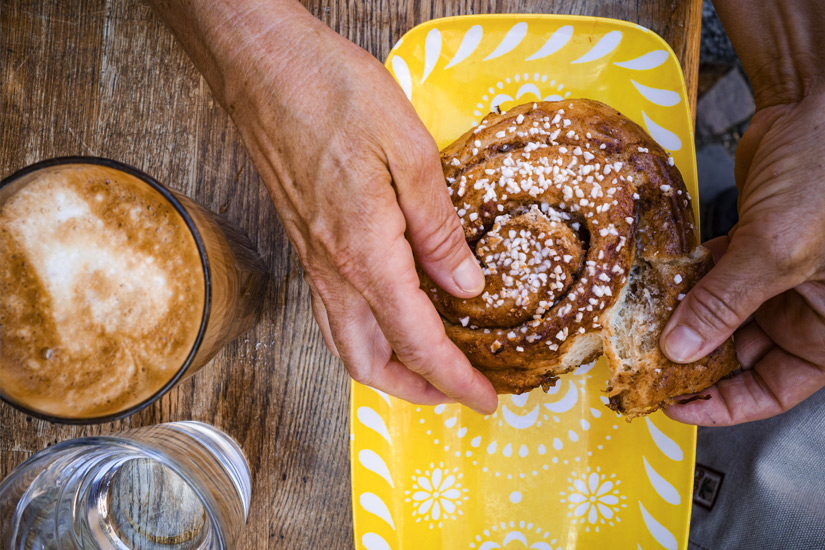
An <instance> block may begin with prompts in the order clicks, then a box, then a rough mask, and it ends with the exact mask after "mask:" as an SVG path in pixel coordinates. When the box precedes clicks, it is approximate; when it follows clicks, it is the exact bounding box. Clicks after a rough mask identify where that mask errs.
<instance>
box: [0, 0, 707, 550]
mask: <svg viewBox="0 0 825 550" xmlns="http://www.w3.org/2000/svg"><path fill="white" fill-rule="evenodd" d="M304 4H305V5H306V6H307V8H308V9H309V10H310V11H312V13H314V14H315V15H316V16H318V17H319V18H320V19H322V20H323V21H324V22H326V23H327V24H329V25H330V26H331V27H332V28H333V29H335V30H336V31H338V32H339V33H341V34H343V35H344V36H346V37H348V38H349V39H351V40H353V41H354V42H356V43H357V44H359V45H360V46H362V47H364V48H366V49H367V50H368V51H370V52H371V53H372V54H374V55H375V56H376V57H378V58H379V59H384V58H385V57H386V55H387V54H388V53H389V51H390V48H391V47H392V45H393V44H394V43H395V41H396V40H398V38H399V37H400V36H401V35H402V34H403V33H405V32H406V31H407V30H409V29H410V28H412V27H413V26H415V25H417V24H419V23H421V22H423V21H427V20H429V19H433V18H436V17H443V16H449V15H460V14H472V13H487V12H536V13H545V12H556V13H574V14H587V15H599V16H605V17H615V18H620V19H627V20H630V21H635V22H638V23H639V24H641V25H644V26H646V27H648V28H650V29H652V30H654V31H656V32H657V33H659V34H660V35H662V36H663V37H664V38H665V39H666V40H667V41H668V42H669V43H670V44H671V46H672V47H673V49H674V51H675V52H676V55H677V56H678V57H679V59H680V60H681V62H682V66H683V68H684V71H685V75H686V78H687V83H688V90H689V91H690V93H691V103H692V105H695V93H696V78H697V68H698V54H699V31H700V24H701V19H700V16H701V2H700V0H636V1H632V2H631V1H626V0H609V1H607V0H589V1H587V0H558V1H543V2H542V1H530V0H520V1H519V0H511V1H508V0H499V1H496V0H487V1H485V0H456V1H454V2H450V1H447V0H432V1H430V2H419V1H411V0H399V1H386V0H383V1H380V2H378V1H376V2H366V1H357V0H345V1H341V2H326V1H322V0H308V1H305V2H304ZM71 154H83V155H96V156H104V157H110V158H114V159H118V160H121V161H124V162H126V163H128V164H131V165H133V166H136V167H138V168H141V169H143V170H144V171H146V172H148V173H149V174H152V175H154V176H155V177H157V178H158V179H160V180H161V181H164V182H166V183H168V184H169V185H170V186H171V187H173V188H175V189H178V190H180V191H182V192H184V193H186V194H188V195H189V196H191V197H194V198H195V199H196V200H197V201H199V202H200V203H201V204H203V205H205V206H207V207H208V208H211V209H212V210H213V211H216V212H220V213H221V214H223V215H224V216H225V217H227V218H228V219H230V220H232V221H233V222H235V223H236V224H238V225H239V226H241V227H242V228H244V229H245V230H246V232H247V234H249V235H250V237H251V238H252V240H253V241H254V242H255V244H256V245H257V247H258V250H259V251H261V253H262V254H263V255H264V257H265V259H266V261H267V263H268V265H269V268H270V270H271V272H272V274H273V278H272V281H271V283H270V285H269V287H268V289H267V295H266V298H265V300H266V302H265V312H264V314H263V317H262V319H261V322H260V323H259V324H258V326H257V328H255V329H254V330H253V331H251V332H250V333H248V334H247V335H245V336H244V337H241V338H240V339H239V340H237V341H235V342H233V343H232V344H230V345H229V346H227V347H226V348H225V349H224V350H223V351H222V352H221V353H220V354H219V355H218V356H217V357H216V358H215V359H214V361H213V362H212V363H211V364H210V365H207V366H206V367H204V368H203V369H202V370H201V371H200V372H199V373H198V374H197V375H196V376H194V377H193V378H192V379H190V380H188V381H186V382H184V383H183V384H181V385H180V386H179V387H178V388H177V389H176V390H174V391H172V392H171V393H169V394H167V395H166V396H165V397H164V398H163V399H161V400H160V401H159V402H157V403H155V404H154V405H153V406H151V407H149V408H147V409H145V410H144V411H142V412H140V413H138V414H135V415H134V416H132V417H131V418H129V419H126V420H123V421H120V422H115V423H111V424H105V425H100V426H90V427H86V428H83V427H71V426H69V427H66V426H59V425H54V424H49V423H47V422H43V421H39V420H35V419H32V418H29V417H26V416H25V415H24V414H21V413H19V412H18V411H16V410H14V409H12V408H11V407H9V406H7V405H5V404H0V477H3V476H5V475H6V474H7V473H8V472H9V471H10V470H11V469H12V468H13V467H14V466H16V465H17V464H19V463H20V462H22V461H23V460H24V459H26V458H27V457H29V456H30V455H31V454H32V453H33V452H35V451H38V450H40V449H42V448H43V447H45V446H47V445H49V444H52V443H55V442H57V441H61V440H64V439H69V438H73V437H79V436H84V435H89V434H98V433H109V432H113V431H119V430H123V429H126V428H129V427H135V426H141V425H145V424H153V423H157V422H166V421H171V420H184V419H195V420H201V421H204V422H209V423H211V424H214V425H216V426H217V427H219V428H221V429H222V430H224V431H226V432H227V433H229V434H230V435H231V436H233V437H234V438H235V439H237V440H238V442H239V443H240V444H241V446H242V447H243V448H244V450H245V451H246V453H247V456H248V457H249V461H250V466H251V469H252V475H253V499H252V509H251V512H250V516H249V523H248V526H247V529H246V531H245V538H244V540H243V541H242V543H241V545H240V546H239V548H243V549H263V548H288V549H295V550H298V549H309V548H330V549H339V548H352V547H353V537H352V512H351V506H350V483H349V461H348V443H349V425H348V420H349V414H348V395H349V382H348V378H347V376H346V375H345V373H344V371H343V368H342V367H341V365H340V363H339V362H338V360H336V359H335V358H334V357H333V356H332V355H331V354H329V353H328V352H327V351H326V349H325V348H324V345H323V341H322V339H321V336H320V333H319V331H318V329H317V328H316V326H315V324H314V322H313V320H312V315H311V312H310V306H309V292H308V289H307V287H306V286H305V284H304V283H303V281H302V279H301V265H300V263H299V261H298V258H297V256H296V255H295V253H294V251H293V250H292V248H291V247H290V245H289V242H288V241H287V239H286V236H285V235H284V231H283V228H282V226H281V223H280V221H279V220H278V218H277V217H276V215H275V211H274V209H273V207H272V205H271V203H270V201H269V197H268V195H267V193H266V191H265V190H264V187H263V185H262V184H261V182H260V179H259V177H258V175H257V173H256V171H255V168H254V166H253V165H252V163H251V161H250V160H249V156H248V155H247V154H246V151H245V150H244V147H243V145H242V143H241V140H240V139H239V137H238V133H237V132H236V130H235V128H234V126H233V125H232V123H231V121H230V119H229V117H228V116H227V115H226V114H225V113H224V112H223V111H222V110H221V108H220V107H219V106H218V105H217V104H216V102H215V101H214V99H213V97H212V94H211V93H210V91H209V89H208V87H207V85H206V84H205V82H204V80H203V79H202V78H201V76H200V75H199V74H198V72H197V71H196V70H195V68H194V67H193V66H192V64H191V63H190V62H189V59H188V58H187V57H186V55H185V54H184V53H183V50H182V49H181V48H180V47H179V46H178V44H177V43H176V42H175V40H174V38H173V37H172V34H171V33H170V32H169V31H168V30H167V29H166V28H165V27H164V25H163V23H162V22H161V21H160V20H159V19H158V18H157V17H156V16H155V15H154V13H153V12H152V11H151V10H150V9H149V8H148V7H147V6H145V5H143V4H141V3H140V2H137V1H135V0H105V1H104V0H99V1H93V0H60V1H58V0H52V1H49V0H29V1H26V0H10V1H9V0H4V1H3V2H2V3H0V177H5V176H6V175H8V174H10V173H11V172H12V171H14V170H16V169H19V168H22V167H23V166H25V165H27V164H30V163H32V162H35V161H38V160H41V159H45V158H49V157H54V156H60V155H71Z"/></svg>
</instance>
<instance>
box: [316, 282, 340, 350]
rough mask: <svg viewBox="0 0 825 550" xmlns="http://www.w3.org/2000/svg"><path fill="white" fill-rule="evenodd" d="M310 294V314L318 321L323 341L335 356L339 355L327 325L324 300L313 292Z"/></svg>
mask: <svg viewBox="0 0 825 550" xmlns="http://www.w3.org/2000/svg"><path fill="white" fill-rule="evenodd" d="M311 296H312V297H311V301H312V315H313V317H315V322H316V323H318V328H320V329H321V335H322V336H323V337H324V343H325V344H326V346H327V348H328V349H329V351H331V352H332V354H333V355H334V356H335V357H341V354H340V353H338V347H337V346H336V345H335V339H334V338H333V337H332V330H331V329H330V327H329V318H328V317H327V309H326V307H325V306H324V301H323V300H322V299H321V297H320V296H318V294H316V293H315V292H312V293H311Z"/></svg>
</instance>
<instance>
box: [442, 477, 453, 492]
mask: <svg viewBox="0 0 825 550" xmlns="http://www.w3.org/2000/svg"><path fill="white" fill-rule="evenodd" d="M453 483H455V476H447V477H445V478H444V481H443V482H442V483H441V486H439V487H438V490H439V491H446V490H447V489H449V488H450V487H452V486H453Z"/></svg>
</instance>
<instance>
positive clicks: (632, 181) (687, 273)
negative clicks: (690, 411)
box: [419, 99, 738, 417]
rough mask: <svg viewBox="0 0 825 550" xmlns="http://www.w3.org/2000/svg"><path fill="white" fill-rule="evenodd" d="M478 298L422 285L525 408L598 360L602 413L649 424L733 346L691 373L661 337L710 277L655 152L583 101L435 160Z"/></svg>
mask: <svg viewBox="0 0 825 550" xmlns="http://www.w3.org/2000/svg"><path fill="white" fill-rule="evenodd" d="M441 160H442V165H443V169H444V175H445V177H446V178H447V182H448V185H449V190H450V194H451V197H452V200H453V204H454V206H455V207H456V210H457V212H458V214H459V218H460V219H461V222H462V225H463V227H464V232H465V237H466V239H467V241H468V242H469V243H470V245H471V247H472V248H473V249H474V251H475V252H476V256H477V258H478V259H479V262H480V263H481V265H482V268H483V269H484V272H485V276H486V278H487V286H486V287H485V291H484V293H483V294H482V295H481V296H480V297H478V298H475V299H472V300H461V299H457V298H454V297H452V296H450V295H449V294H447V293H446V292H444V291H443V290H441V289H440V288H438V287H437V286H436V285H435V284H434V283H433V281H432V280H431V279H430V278H429V277H428V276H427V275H426V274H425V273H424V272H423V271H421V270H419V275H420V277H421V286H422V289H424V290H425V292H427V294H428V295H429V296H430V298H431V299H432V301H433V303H434V304H435V305H436V308H437V309H438V310H439V312H440V313H441V315H442V317H443V318H444V322H445V327H446V332H447V335H448V336H449V337H450V339H451V340H453V341H454V342H455V343H456V345H458V347H459V348H460V349H461V350H462V351H463V352H464V353H465V354H466V355H467V357H468V358H469V359H470V362H471V363H472V364H473V365H474V366H475V367H477V368H478V369H479V370H481V372H483V373H484V374H485V375H486V376H487V377H488V378H489V379H490V381H491V382H492V383H493V385H494V387H495V388H496V390H497V391H498V392H499V393H523V392H525V391H528V390H530V389H532V388H535V387H537V386H539V385H545V386H546V385H547V384H549V383H551V382H552V381H554V380H555V378H556V377H557V376H558V375H560V374H563V373H566V372H568V371H571V370H573V369H575V368H576V367H578V366H579V365H580V364H582V363H586V362H588V361H592V360H594V359H596V358H597V357H598V356H600V355H602V354H604V355H606V356H607V359H608V361H609V364H610V368H611V371H612V372H613V376H612V378H611V381H610V385H609V387H608V392H609V395H610V406H611V408H613V409H614V410H617V411H619V412H622V413H623V414H625V415H627V416H628V417H633V416H638V415H640V414H647V413H649V412H652V411H654V410H656V409H657V408H659V407H662V406H665V405H667V404H669V403H671V402H673V401H674V399H675V398H676V397H678V396H680V395H683V394H686V393H691V392H695V391H700V390H702V389H704V388H706V387H708V386H710V385H711V384H713V383H715V382H716V381H717V380H718V379H720V378H721V377H723V376H725V375H726V374H728V373H729V372H730V371H731V370H733V369H734V368H736V367H737V366H738V364H737V361H736V357H735V352H734V348H733V342H732V340H729V341H727V342H726V343H725V344H723V345H722V346H721V347H720V348H719V349H717V350H715V351H714V352H713V353H711V354H710V355H709V356H708V357H706V358H704V359H702V360H700V361H697V362H695V363H691V364H686V365H682V364H676V363H673V362H671V361H669V360H668V359H667V358H666V357H665V356H664V355H663V354H662V353H661V351H660V350H659V347H658V341H659V336H660V334H661V332H662V329H663V328H664V325H665V324H666V323H667V320H668V318H669V317H670V314H671V312H672V311H673V309H674V308H675V307H676V305H677V304H678V301H679V299H680V296H681V295H684V294H685V293H687V292H688V290H689V289H690V288H691V287H692V286H693V284H695V282H696V281H698V280H699V278H701V276H702V275H704V274H705V273H706V272H707V271H708V270H709V269H710V267H711V266H712V259H711V257H710V254H709V253H708V252H707V251H706V250H705V249H704V248H702V247H700V246H697V243H696V238H695V228H694V224H693V213H692V210H691V206H690V196H689V194H688V192H687V190H686V189H685V185H684V182H683V181H682V177H681V175H680V174H679V171H678V170H677V169H676V167H675V166H674V165H673V163H672V160H671V159H670V158H669V156H668V155H667V153H666V152H665V151H664V150H663V149H662V148H661V147H660V146H659V145H658V144H657V143H656V142H655V141H654V140H653V139H652V138H650V136H648V135H647V133H646V132H645V131H644V130H642V128H640V127H639V126H638V125H637V124H635V123H634V122H632V121H631V120H629V119H628V118H626V117H624V116H622V115H621V114H620V113H619V112H618V111H616V110H615V109H612V108H610V107H608V106H607V105H604V104H603V103H599V102H597V101H593V100H588V99H575V100H565V101H561V102H539V103H530V104H525V105H520V106H518V107H515V108H513V109H511V110H509V111H507V112H506V113H502V114H497V113H491V114H490V115H488V116H487V117H485V118H484V120H482V122H481V124H480V125H479V126H478V127H477V128H475V129H473V130H470V131H468V132H467V133H465V134H464V135H463V136H461V137H460V138H459V139H458V140H456V141H455V142H454V143H453V144H451V145H449V146H448V147H446V148H445V149H444V150H443V151H442V153H441Z"/></svg>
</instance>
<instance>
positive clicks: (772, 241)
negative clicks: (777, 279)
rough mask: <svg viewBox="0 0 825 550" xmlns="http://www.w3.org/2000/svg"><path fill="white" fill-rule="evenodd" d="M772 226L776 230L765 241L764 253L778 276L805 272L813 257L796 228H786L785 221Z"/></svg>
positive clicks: (808, 244) (812, 251) (805, 240)
mask: <svg viewBox="0 0 825 550" xmlns="http://www.w3.org/2000/svg"><path fill="white" fill-rule="evenodd" d="M773 225H774V226H776V229H775V231H774V232H773V233H772V235H770V236H769V237H768V238H766V239H765V241H766V242H765V245H766V248H767V250H766V251H765V252H766V253H767V256H768V257H769V258H771V260H772V262H773V264H774V266H776V269H777V270H778V271H779V274H780V275H783V276H784V275H797V274H799V273H802V272H805V271H806V270H807V268H808V267H809V266H810V265H811V263H812V260H813V259H814V256H815V254H814V250H813V249H812V248H811V246H810V243H809V242H808V240H807V239H803V238H800V236H799V232H798V231H799V229H798V226H796V225H794V226H792V227H787V226H786V220H783V223H782V224H781V225H780V224H773ZM806 275H807V273H806ZM806 278H807V277H806Z"/></svg>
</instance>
